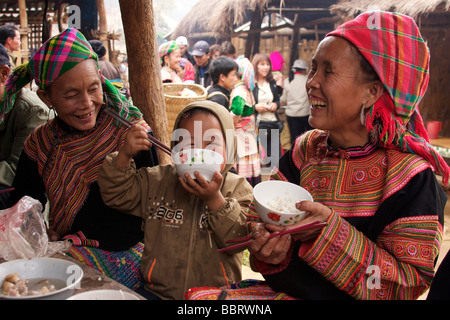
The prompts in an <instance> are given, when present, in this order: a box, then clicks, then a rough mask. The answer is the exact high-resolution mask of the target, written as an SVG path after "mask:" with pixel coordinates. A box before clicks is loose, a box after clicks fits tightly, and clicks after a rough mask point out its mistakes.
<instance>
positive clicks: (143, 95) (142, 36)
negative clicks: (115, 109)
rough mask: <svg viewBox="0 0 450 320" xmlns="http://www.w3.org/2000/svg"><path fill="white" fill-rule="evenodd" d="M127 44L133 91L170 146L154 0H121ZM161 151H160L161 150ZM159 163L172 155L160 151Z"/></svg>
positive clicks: (141, 107)
mask: <svg viewBox="0 0 450 320" xmlns="http://www.w3.org/2000/svg"><path fill="white" fill-rule="evenodd" d="M119 4H120V12H121V14H122V23H123V31H124V34H125V43H126V46H127V55H128V68H129V74H130V79H129V82H130V93H131V96H132V98H133V103H134V104H135V105H136V106H137V107H138V108H139V109H140V110H141V111H142V113H143V114H144V119H145V120H146V121H147V123H148V124H149V125H150V126H151V127H152V129H153V133H154V135H155V137H156V138H157V139H159V140H160V141H161V142H163V143H164V144H165V145H170V138H169V134H168V124H167V114H166V105H165V103H164V94H163V86H162V80H161V65H160V62H159V55H158V54H157V52H158V46H157V42H156V33H155V23H154V15H153V0H133V1H129V0H119ZM158 151H159V150H158ZM159 159H160V163H170V161H171V158H170V156H168V155H166V154H165V153H164V152H161V151H159Z"/></svg>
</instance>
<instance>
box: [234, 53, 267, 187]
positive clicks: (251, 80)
mask: <svg viewBox="0 0 450 320" xmlns="http://www.w3.org/2000/svg"><path fill="white" fill-rule="evenodd" d="M236 63H237V64H238V67H239V68H238V71H237V73H236V76H237V78H238V81H237V83H236V84H235V85H234V88H233V90H232V91H231V95H230V112H231V114H232V115H233V118H234V123H235V129H236V138H237V150H238V151H237V161H236V171H237V173H238V174H239V175H240V176H242V177H246V178H247V180H248V181H249V182H250V184H251V185H252V186H255V185H256V184H257V183H259V182H261V165H260V161H259V153H258V140H257V139H258V136H257V127H256V119H255V98H254V97H253V94H252V91H253V89H254V88H255V71H254V69H253V65H252V63H251V62H250V60H248V59H247V58H245V57H243V56H241V57H238V58H237V59H236Z"/></svg>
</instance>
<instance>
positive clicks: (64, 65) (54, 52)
mask: <svg viewBox="0 0 450 320" xmlns="http://www.w3.org/2000/svg"><path fill="white" fill-rule="evenodd" d="M86 59H94V61H95V62H96V64H97V68H99V66H98V57H97V54H95V52H94V51H93V50H92V48H91V45H90V44H89V42H88V41H87V40H86V38H85V37H84V36H83V34H82V33H81V32H79V31H78V30H77V29H73V28H69V29H67V30H65V31H64V32H62V33H61V34H58V35H56V36H54V37H53V38H51V39H49V40H47V41H46V42H45V43H44V44H43V45H42V47H41V48H40V49H39V50H38V51H37V52H36V53H35V54H34V55H33V57H32V58H31V60H30V61H29V62H27V63H24V64H22V65H21V66H18V67H17V68H16V69H14V71H13V73H12V74H11V75H10V77H9V78H8V81H7V82H6V88H5V93H4V96H3V103H2V104H1V105H0V123H3V121H4V118H5V115H6V114H7V113H8V112H10V111H11V110H12V108H13V106H14V102H15V99H16V94H17V92H19V91H20V89H22V88H23V87H24V86H25V85H27V84H28V83H30V82H31V81H32V80H33V79H34V80H35V82H36V84H37V85H38V86H39V89H46V88H48V87H49V86H50V85H51V84H52V83H53V82H54V81H55V80H56V79H58V77H59V76H61V75H62V74H64V73H65V72H66V71H68V70H70V69H72V68H73V67H75V66H76V65H77V64H78V63H80V62H82V61H84V60H86ZM102 83H103V86H104V89H105V95H106V97H107V99H108V102H109V106H110V107H111V108H113V109H115V110H116V111H117V112H119V113H120V114H121V115H122V116H123V117H124V118H127V119H129V120H134V119H141V118H142V113H141V112H140V111H139V109H138V108H136V107H134V106H133V105H131V104H130V103H129V102H128V101H127V99H126V98H125V97H124V96H123V95H121V94H120V93H119V91H118V90H117V88H116V87H114V85H113V84H112V83H111V82H110V81H109V80H108V79H106V78H105V77H103V76H102Z"/></svg>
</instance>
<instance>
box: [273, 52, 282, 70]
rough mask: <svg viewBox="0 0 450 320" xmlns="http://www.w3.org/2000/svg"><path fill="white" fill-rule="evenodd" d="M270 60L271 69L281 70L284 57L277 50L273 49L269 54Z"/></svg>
mask: <svg viewBox="0 0 450 320" xmlns="http://www.w3.org/2000/svg"><path fill="white" fill-rule="evenodd" d="M270 62H271V63H272V71H281V70H283V64H284V59H283V56H282V55H281V54H280V53H279V52H278V51H274V52H272V53H271V54H270Z"/></svg>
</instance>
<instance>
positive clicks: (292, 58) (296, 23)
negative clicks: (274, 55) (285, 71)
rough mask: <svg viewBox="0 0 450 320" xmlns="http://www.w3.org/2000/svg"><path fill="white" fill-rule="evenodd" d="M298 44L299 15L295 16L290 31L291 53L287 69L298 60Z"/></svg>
mask: <svg viewBox="0 0 450 320" xmlns="http://www.w3.org/2000/svg"><path fill="white" fill-rule="evenodd" d="M299 42H300V13H296V14H295V18H294V28H293V29H292V41H291V53H290V55H289V69H290V68H291V66H292V65H293V64H294V61H295V60H297V59H298V43H299Z"/></svg>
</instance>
